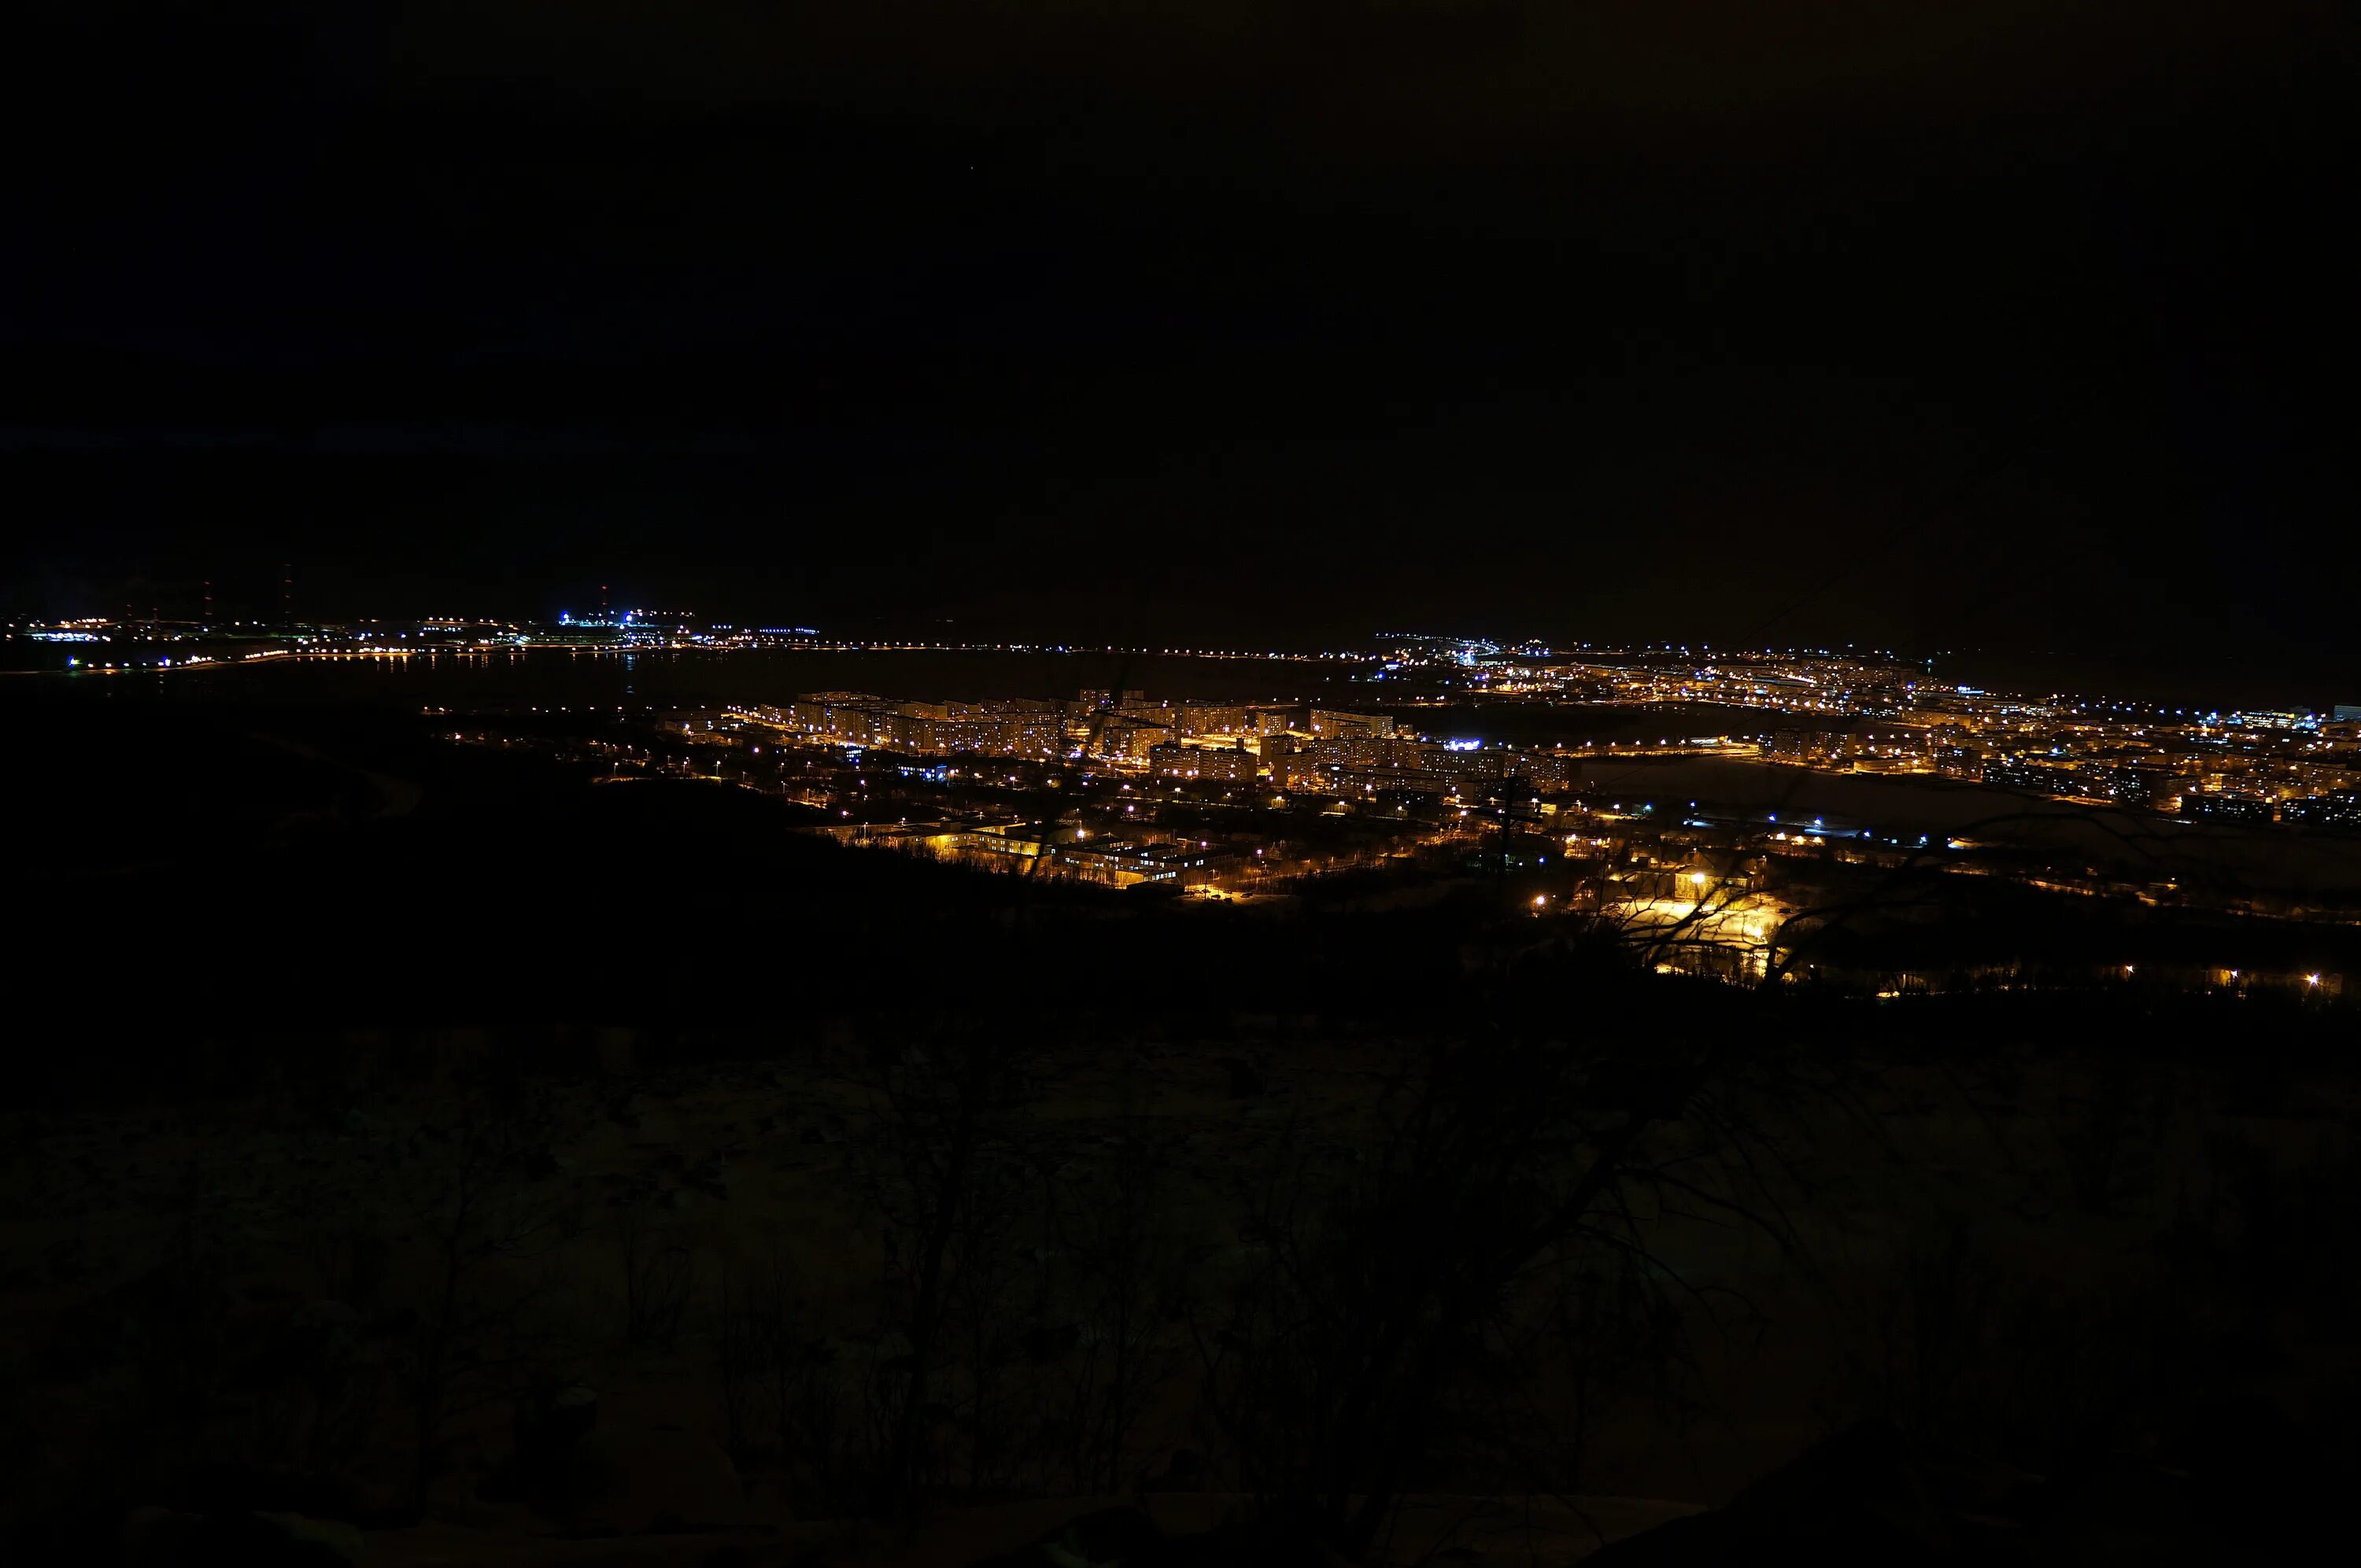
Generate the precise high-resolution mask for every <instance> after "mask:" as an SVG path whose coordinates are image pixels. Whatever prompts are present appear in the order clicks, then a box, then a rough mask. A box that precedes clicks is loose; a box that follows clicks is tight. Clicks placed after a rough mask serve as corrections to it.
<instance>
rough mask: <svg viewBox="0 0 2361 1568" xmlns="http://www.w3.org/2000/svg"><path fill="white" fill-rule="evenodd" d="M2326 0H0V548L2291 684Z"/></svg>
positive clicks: (349, 592) (986, 625)
mask: <svg viewBox="0 0 2361 1568" xmlns="http://www.w3.org/2000/svg"><path fill="white" fill-rule="evenodd" d="M2352 9H2353V7H2351V6H2349V5H2338V4H2333V3H2327V0H2323V3H2321V4H2317V5H2300V4H2282V3H2279V0H2253V3H2248V4H2241V5H2229V4H2217V5H2194V4H2188V3H2185V0H2147V3H2145V4H2132V3H2129V0H2109V3H2100V0H1995V3H1991V4H1968V3H1963V0H1828V3H1817V4H1813V3H1806V0H1782V3H1776V4H1773V3H1769V0H1751V3H1743V4H1741V3H1738V0H1709V3H1683V0H1653V3H1648V4H1642V3H1637V0H1630V3H1626V0H1617V3H1614V4H1601V3H1584V0H1259V3H1249V0H1130V3H1125V0H1000V3H997V4H994V3H990V0H863V3H862V4H859V5H832V6H810V5H789V4H785V3H784V0H719V3H717V0H671V3H669V4H665V5H647V4H620V3H613V0H609V3H603V4H601V3H588V0H569V3H566V4H556V3H554V0H449V3H447V4H434V5H408V6H399V5H378V6H376V7H375V8H372V7H371V6H369V5H366V4H356V5H337V6H314V5H299V4H297V3H296V0H227V3H226V4H225V3H223V0H203V3H200V0H168V3H165V4H160V5H159V4H157V3H154V0H147V3H141V4H132V3H129V0H40V3H39V4H38V5H35V6H34V7H33V14H32V16H31V18H30V20H29V22H27V21H26V20H22V19H20V20H18V21H16V22H12V23H10V24H9V26H10V27H12V28H14V29H16V30H17V31H18V33H19V39H18V43H17V44H16V45H14V46H11V47H9V48H7V49H5V50H0V52H5V56H6V59H7V61H8V63H7V64H6V65H5V67H0V70H5V71H6V72H7V73H8V77H9V79H8V80H7V81H6V82H5V83H0V85H5V88H6V91H7V101H8V108H7V109H6V110H5V113H7V114H8V115H10V116H11V118H12V120H13V123H12V124H10V125H9V126H8V127H7V128H8V130H9V133H10V137H11V140H10V146H11V148H12V164H13V166H14V167H13V170H12V180H13V181H15V184H16V190H15V192H14V193H13V194H12V196H11V198H10V201H9V203H8V215H7V224H8V229H9V233H8V235H7V236H6V239H7V243H6V244H5V246H0V288H5V304H4V305H0V311H5V321H0V369H5V377H0V475H5V482H6V484H7V495H8V498H9V499H8V502H7V508H8V511H9V513H10V515H11V516H12V517H13V518H16V519H17V520H19V521H20V522H22V523H24V524H28V525H29V526H24V527H19V528H17V529H16V530H15V534H16V538H15V542H14V543H11V544H10V545H9V546H8V547H7V553H6V554H5V556H0V560H5V563H6V569H7V572H8V576H9V579H10V581H9V585H8V586H9V588H10V597H11V598H13V599H15V600H16V601H17V602H18V603H19V604H20V605H21V606H24V607H27V608H41V607H42V606H45V605H47V604H48V603H49V602H51V601H52V600H59V599H64V598H77V597H79V598H84V599H97V600H107V599H115V598H125V597H126V596H130V597H137V596H143V595H144V596H146V597H148V598H159V597H160V598H167V599H169V598H170V597H171V596H172V595H173V594H175V593H184V592H186V591H187V590H186V585H187V584H188V583H190V582H192V581H194V580H196V579H199V578H203V577H205V576H213V577H214V578H216V579H218V580H221V581H223V582H225V583H235V582H242V581H247V580H251V579H258V578H259V577H261V576H269V575H273V574H274V573H275V568H276V564H277V563H278V562H279V561H280V560H291V561H292V562H294V563H295V567H296V573H297V576H298V579H299V582H300V583H301V584H302V587H303V597H304V598H305V601H306V603H307V604H308V605H309V606H310V607H311V608H313V609H315V610H317V611H318V612H320V613H338V612H342V613H372V612H380V613H389V614H392V613H404V612H414V611H417V610H420V609H431V610H433V611H434V612H436V613H446V612H457V611H483V612H531V611H539V610H542V609H547V608H554V607H555V606H557V605H559V604H562V603H567V602H574V603H578V602H581V596H582V595H583V594H585V593H586V592H589V591H595V585H596V584H598V582H601V581H606V582H609V583H612V584H614V585H616V591H617V595H618V597H619V598H628V599H636V600H638V601H641V602H647V603H665V604H685V605H686V607H687V608H691V609H699V610H705V611H708V612H712V613H718V614H722V615H725V616H731V617H739V618H744V619H748V620H759V621H763V622H770V621H779V620H796V621H803V622H807V623H820V624H829V625H840V626H854V625H882V624H925V623H928V622H929V621H931V620H936V619H938V618H942V617H951V618H955V619H956V620H957V621H958V622H959V623H960V624H961V626H964V627H972V628H976V629H979V630H983V629H989V630H1024V631H1038V632H1042V633H1047V634H1055V635H1060V636H1064V635H1073V636H1087V635H1093V634H1094V633H1097V632H1101V631H1107V630H1123V629H1131V628H1137V629H1138V630H1140V631H1141V632H1142V633H1143V634H1147V635H1156V636H1164V635H1183V634H1197V635H1202V636H1203V637H1206V638H1209V639H1210V638H1214V637H1226V636H1231V635H1236V636H1241V637H1247V638H1251V639H1252V640H1255V641H1269V640H1273V639H1274V638H1277V639H1279V640H1285V641H1301V640H1302V639H1303V638H1306V637H1315V636H1317V635H1318V634H1322V633H1347V632H1350V633H1360V632H1366V631H1367V630H1371V629H1373V628H1376V627H1378V626H1387V627H1392V626H1397V625H1402V624H1417V625H1429V626H1434V627H1437V628H1457V629H1466V630H1490V631H1493V632H1497V633H1504V634H1513V635H1523V634H1526V633H1529V632H1538V633H1542V634H1545V635H1550V636H1554V637H1567V638H1571V637H1584V636H1588V637H1593V638H1610V637H1647V636H1678V637H1711V638H1714V639H1716V640H1717V641H1741V640H1746V639H1749V638H1752V637H1766V638H1769V639H1772V640H1774V641H1790V640H1798V639H1802V640H1821V639H1827V638H1837V639H1839V640H1844V639H1858V640H1862V641H1902V642H1906V643H1908V644H1910V645H1912V646H1914V647H1919V648H1935V647H1946V646H1958V645H1968V644H1987V645H2006V646H2015V647H2029V648H2046V647H2051V646H2088V645H2101V644H2109V643H2114V644H2121V645H2123V646H2125V647H2127V648H2129V649H2130V650H2132V651H2133V652H2135V653H2136V654H2138V655H2139V656H2141V657H2147V658H2153V659H2156V660H2158V661H2162V662H2169V661H2172V660H2175V659H2182V660H2188V659H2195V660H2214V659H2222V658H2232V659H2237V660H2242V661H2246V662H2250V663H2252V662H2257V661H2271V660H2277V659H2280V658H2302V659H2307V660H2311V661H2313V662H2314V664H2315V668H2316V669H2317V668H2321V667H2324V664H2334V666H2335V667H2334V670H2332V671H2330V672H2329V673H2330V674H2333V675H2334V678H2335V679H2338V680H2342V679H2347V678H2351V679H2354V680H2356V681H2361V654H2356V641H2361V639H2356V637H2355V636H2354V634H2353V631H2352V624H2353V621H2354V617H2353V614H2352V605H2353V599H2354V587H2353V585H2354V581H2355V572H2356V567H2357V566H2361V548H2356V544H2355V543H2354V542H2353V539H2352V537H2351V533H2352V532H2353V529H2352V508H2351V504H2350V500H2349V494H2348V490H2347V486H2346V476H2347V469H2348V466H2349V465H2348V460H2347V451H2348V446H2349V443H2348V441H2347V439H2346V436H2347V431H2348V428H2349V413H2348V412H2347V411H2346V409H2345V407H2343V406H2342V404H2343V403H2344V401H2345V399H2344V397H2343V396H2342V389H2343V387H2344V384H2345V381H2346V380H2347V379H2348V378H2349V377H2350V375H2351V367H2352V348H2353V335H2352V334H2351V332H2350V320H2349V318H2350V313H2351V308H2352V307H2351V296H2352V288H2353V278H2354V269H2353V262H2354V260H2355V257H2354V253H2353V250H2352V248H2351V247H2350V246H2349V245H2348V244H2347V242H2346V241H2345V237H2344V236H2343V233H2342V229H2343V225H2344V224H2345V221H2346V212H2345V209H2347V208H2348V207H2349V206H2350V205H2351V202H2352V176H2351V171H2350V168H2349V164H2348V159H2349V152H2348V149H2347V148H2346V146H2345V141H2346V139H2347V138H2346V135H2345V133H2346V131H2347V130H2348V128H2349V127H2348V126H2345V124H2344V123H2343V121H2344V118H2345V112H2344V101H2345V99H2348V98H2349V97H2350V96H2351V85H2350V84H2351V82H2353V81H2354V80H2356V69H2361V51H2356V43H2355V33H2354V30H2353V23H2352V22H2351V20H2350V19H2349V13H2350V12H2351V10H2352ZM27 27H29V28H30V33H29V36H27V34H26V33H25V29H26V28H27ZM226 591H227V590H225V592H226ZM98 608H106V605H105V604H104V603H101V604H99V605H98ZM2323 662H2324V663H2323ZM2307 691H2309V686H2307ZM2317 695H2319V696H2321V697H2322V698H2323V700H2324V699H2325V698H2326V696H2329V695H2331V694H2329V693H2327V692H2324V691H2323V692H2321V693H2319V694H2317Z"/></svg>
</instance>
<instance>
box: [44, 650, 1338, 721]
mask: <svg viewBox="0 0 2361 1568" xmlns="http://www.w3.org/2000/svg"><path fill="white" fill-rule="evenodd" d="M1353 667H1354V666H1350V665H1347V664H1345V663H1341V662H1333V663H1331V662H1301V661H1290V660H1269V659H1213V658H1204V659H1199V658H1179V657H1169V656H1161V655H1157V656H1145V655H1142V656H1130V657H1126V656H1124V655H1121V654H1109V653H994V652H800V651H784V650H783V651H775V652H774V651H768V650H765V651H761V652H715V651H711V650H700V649H682V650H669V649H657V650H647V651H635V652H570V651H565V650H556V649H530V650H507V651H500V652H485V653H464V652H444V653H413V654H407V655H401V656H388V657H382V658H341V659H311V658H287V659H270V660H262V661H257V662H255V663H250V664H245V665H226V666H222V667H219V668H208V669H199V670H187V671H170V672H159V673H156V674H134V675H110V674H95V673H93V674H66V675H44V676H26V677H20V678H19V679H17V680H15V681H11V682H9V683H6V684H7V685H11V686H16V687H18V688H20V689H21V688H31V687H39V688H42V689H44V690H51V691H53V690H55V689H56V688H58V687H60V686H64V687H71V688H73V689H74V690H76V691H77V692H78V693H81V692H87V693H88V694H89V695H93V696H97V695H108V694H121V695H130V694H131V693H132V692H134V691H137V692H140V693H144V694H151V695H154V696H161V697H163V698H166V699H168V700H170V699H180V700H208V699H210V700H220V701H232V702H237V703H264V704H270V703H281V702H284V703H292V704H297V705H303V706H351V705H363V706H377V707H395V708H408V709H412V710H416V709H419V708H423V707H436V708H450V709H454V710H457V711H469V710H477V711H482V710H494V709H498V710H508V709H516V708H529V707H598V708H609V707H618V706H621V707H631V708H634V709H637V708H642V707H647V708H666V707H708V706H711V705H713V704H717V703H724V702H779V701H784V700H785V699H787V698H790V697H793V696H796V694H797V693H799V692H811V691H840V690H843V691H864V692H874V693H876V694H877V695H879V696H891V697H899V698H934V699H953V700H966V701H972V700H976V699H980V698H984V697H995V696H1018V697H1063V698H1071V697H1072V696H1074V694H1075V693H1076V692H1077V691H1079V690H1082V689H1083V688H1085V687H1123V688H1130V689H1136V690H1140V691H1144V692H1146V693H1147V694H1148V696H1151V697H1198V698H1229V699H1237V700H1247V699H1280V698H1298V697H1319V698H1321V699H1323V700H1326V701H1334V702H1336V703H1338V704H1340V705H1342V704H1344V703H1345V702H1347V701H1348V700H1352V699H1354V698H1355V696H1356V694H1361V695H1360V700H1364V701H1365V700H1366V693H1367V687H1366V686H1361V685H1358V684H1357V683H1354V682H1351V681H1349V680H1347V678H1346V676H1347V674H1348V672H1349V671H1350V670H1351V669H1352V668H1353Z"/></svg>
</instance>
